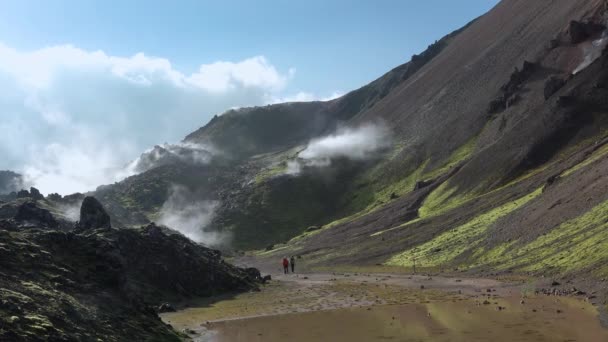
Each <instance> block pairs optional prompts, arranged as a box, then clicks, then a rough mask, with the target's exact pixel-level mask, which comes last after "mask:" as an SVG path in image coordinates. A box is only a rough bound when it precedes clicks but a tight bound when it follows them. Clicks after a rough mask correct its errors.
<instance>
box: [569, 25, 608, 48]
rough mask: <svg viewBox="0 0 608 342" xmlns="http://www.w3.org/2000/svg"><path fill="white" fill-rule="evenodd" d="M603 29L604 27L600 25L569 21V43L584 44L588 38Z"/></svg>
mask: <svg viewBox="0 0 608 342" xmlns="http://www.w3.org/2000/svg"><path fill="white" fill-rule="evenodd" d="M604 29H606V27H605V26H604V25H602V24H598V23H593V22H580V21H576V20H572V21H570V28H569V30H568V32H569V33H570V42H571V43H572V44H578V43H581V42H584V41H585V40H587V39H588V38H589V37H591V36H593V35H595V34H597V33H599V32H601V31H602V30H604Z"/></svg>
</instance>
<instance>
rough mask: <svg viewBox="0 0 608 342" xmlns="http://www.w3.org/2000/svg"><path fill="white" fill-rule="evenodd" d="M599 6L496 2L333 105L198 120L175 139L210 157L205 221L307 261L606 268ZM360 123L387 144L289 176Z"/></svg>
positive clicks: (574, 270)
mask: <svg viewBox="0 0 608 342" xmlns="http://www.w3.org/2000/svg"><path fill="white" fill-rule="evenodd" d="M607 6H608V5H607V4H606V3H605V2H604V1H595V0H587V1H558V2H556V1H536V2H529V1H524V0H504V1H502V2H501V3H499V4H498V5H497V6H496V7H495V8H494V9H492V10H491V11H490V12H489V13H487V14H486V15H484V16H482V17H480V18H478V19H477V20H475V21H473V22H472V23H471V24H469V25H468V26H466V27H465V28H463V29H462V30H460V31H458V32H455V33H454V34H451V35H449V36H446V38H444V39H443V40H442V41H440V42H438V43H437V44H435V45H432V46H430V47H429V49H428V50H427V52H425V53H423V54H421V57H414V58H413V59H412V61H411V62H410V63H407V64H405V65H403V66H400V67H398V68H396V69H394V70H392V71H391V72H389V73H387V74H386V75H384V76H383V77H382V78H380V79H378V80H377V81H374V82H372V83H371V84H370V85H368V86H365V87H363V88H361V89H359V90H356V91H354V92H351V93H349V94H347V95H345V96H343V97H341V98H339V99H336V100H333V101H329V102H314V103H293V104H279V105H273V106H267V107H258V108H248V109H240V110H238V111H231V112H228V113H226V114H224V115H221V116H218V117H216V118H214V119H213V120H212V121H211V122H210V123H209V124H207V125H206V126H205V127H203V128H201V129H199V130H198V131H196V132H194V133H193V134H191V135H189V136H188V137H187V138H186V141H187V142H189V143H205V144H213V145H217V148H218V149H220V150H222V149H223V150H224V151H225V154H224V155H223V158H225V161H226V162H225V164H224V167H225V169H224V170H230V172H229V174H230V176H227V177H225V178H224V180H223V181H222V182H220V183H218V182H215V183H214V186H215V188H214V189H213V190H212V191H211V192H210V193H208V195H209V196H212V197H213V198H214V199H216V200H219V201H220V205H219V207H218V209H217V211H216V213H215V217H214V219H213V220H212V223H211V226H212V228H214V229H217V230H222V231H230V232H232V234H233V237H234V240H233V246H235V247H236V248H243V249H251V248H263V247H266V246H268V245H273V244H274V245H275V246H272V247H269V248H268V251H266V252H264V253H262V254H261V255H264V256H268V257H269V258H276V257H278V256H279V255H283V254H299V255H301V256H302V257H303V260H304V261H303V263H305V264H308V266H309V267H325V266H328V265H331V266H336V265H358V266H361V265H368V266H373V265H376V264H384V265H390V266H398V267H406V268H407V267H412V266H413V262H414V260H417V261H418V263H419V265H422V267H423V268H424V267H426V268H430V269H444V270H445V269H458V270H469V271H471V272H478V273H480V272H481V273H483V272H496V271H504V272H521V273H533V274H543V275H562V276H572V275H575V274H576V275H580V276H581V277H583V276H584V277H586V278H589V279H601V278H602V277H606V276H608V274H607V273H606V272H608V271H606V269H605V267H604V266H603V265H604V264H605V263H606V261H608V254H606V253H604V252H603V251H605V250H606V247H608V246H607V245H606V244H607V243H608V242H607V241H608V236H606V235H605V231H606V229H605V228H606V227H605V222H606V221H605V220H606V217H605V211H604V209H605V205H606V201H607V200H608V197H607V193H608V192H606V186H607V183H608V180H607V179H606V174H608V173H607V172H606V166H607V165H606V155H607V153H608V147H606V141H607V133H608V115H607V114H608V100H607V99H608V86H607V84H608V72H607V68H606V66H607V65H608V57H607V56H606V45H607V43H608V39H605V36H606V34H607V33H606V25H605V23H606V22H607V19H608V16H607V10H608V7H607ZM307 118H308V120H307ZM369 123H376V124H377V123H382V124H383V125H385V126H387V127H389V128H390V130H391V133H392V134H391V137H390V139H391V140H390V143H391V144H390V148H388V149H384V150H380V151H376V152H375V153H374V154H373V155H372V156H370V157H368V158H366V159H365V160H353V159H349V158H347V157H338V158H333V160H331V162H330V163H329V164H328V165H329V166H327V165H326V166H323V167H309V168H305V169H304V170H303V171H302V172H300V173H292V172H290V169H289V168H290V165H291V164H290V163H293V162H297V161H298V160H301V156H302V151H305V150H306V149H307V147H308V146H309V142H310V141H317V140H318V139H319V137H321V136H326V135H331V134H334V133H335V132H336V129H337V128H338V127H339V126H341V125H347V126H350V127H358V126H362V125H366V124H369ZM386 139H389V137H386ZM175 167H177V166H175ZM206 167H207V168H217V166H216V165H215V164H214V163H210V164H209V165H208V166H206ZM151 171H154V170H151ZM223 174H228V173H226V172H223ZM151 175H152V173H151V172H150V171H149V172H147V173H144V174H141V175H138V176H135V177H134V178H132V179H130V180H128V182H131V183H133V184H141V183H142V182H141V180H143V179H147V178H148V177H151ZM150 179H151V180H152V181H154V179H155V178H154V177H152V178H150ZM158 180H159V181H160V180H161V179H160V178H159V179H158ZM162 181H163V182H166V183H171V182H179V179H176V178H173V179H166V178H164V179H162ZM154 182H156V181H154ZM157 183H158V182H157ZM194 183H197V182H196V181H194ZM124 184H126V183H125V182H123V183H119V184H118V185H115V187H117V188H120V187H121V186H123V185H124ZM192 186H194V185H192ZM160 198H162V197H160ZM309 226H313V227H310V228H307V227H309ZM288 240H289V241H288ZM279 242H284V243H283V244H278V245H277V243H279ZM544 260H545V261H544Z"/></svg>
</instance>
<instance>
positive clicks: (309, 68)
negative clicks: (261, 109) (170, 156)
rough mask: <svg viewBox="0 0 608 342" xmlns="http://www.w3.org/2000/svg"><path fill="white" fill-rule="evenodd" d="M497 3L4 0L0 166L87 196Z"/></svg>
mask: <svg viewBox="0 0 608 342" xmlns="http://www.w3.org/2000/svg"><path fill="white" fill-rule="evenodd" d="M496 2H497V0H467V1H447V0H443V1H439V0H426V1H406V0H402V1H396V0H395V1H389V0H377V1H371V0H370V1H345V0H334V1H329V0H325V1H322V0H308V1H288V0H284V1H279V0H274V1H230V0H226V1H202V0H201V1H185V0H183V1H156V0H149V1H114V0H112V1H110V0H108V1H91V0H81V1H67V0H64V1H57V0H47V1H43V0H38V1H33V0H14V1H7V0H0V89H1V90H2V91H0V132H2V134H0V156H1V157H2V158H0V170H2V169H11V170H15V171H17V172H21V173H23V174H24V175H25V176H26V178H27V179H28V181H29V182H30V183H31V184H34V185H36V186H37V187H39V188H40V189H41V190H42V191H43V192H44V193H49V192H59V193H72V192H75V191H87V190H92V189H94V188H95V187H96V186H98V185H100V184H107V183H111V182H114V181H116V180H118V179H120V177H124V175H125V174H124V172H122V171H120V170H122V169H123V168H124V165H126V164H127V163H128V162H129V161H131V160H133V159H134V158H136V157H137V156H138V155H139V154H140V153H141V152H142V151H144V150H146V149H148V148H150V147H152V146H153V145H155V144H162V143H164V142H169V143H173V142H178V141H180V140H181V139H182V138H183V137H184V136H185V135H187V134H188V133H190V132H192V131H194V130H196V129H197V128H198V127H200V126H202V125H204V124H205V123H206V122H207V121H208V120H209V119H210V118H211V117H212V116H213V115H215V114H220V113H222V112H224V111H226V110H227V109H229V108H233V107H243V106H254V105H265V104H269V103H276V102H282V101H295V100H298V101H304V100H313V99H321V100H323V99H328V98H332V97H335V96H337V95H339V94H343V93H345V92H347V91H350V90H353V89H356V88H358V87H360V86H363V85H365V84H366V83H368V82H369V81H372V80H373V79H375V78H377V77H379V76H381V75H382V74H383V73H385V72H387V71H388V70H390V69H391V68H393V67H395V66H397V65H399V64H402V63H405V62H407V61H408V60H409V59H410V57H411V56H412V54H414V53H419V52H421V51H423V50H424V49H425V48H426V46H428V45H429V44H431V43H433V42H434V41H435V40H437V39H440V38H441V37H443V36H444V35H446V34H447V33H449V32H451V31H453V30H455V29H458V28H460V27H462V26H463V25H464V24H466V23H467V22H469V21H470V20H472V19H473V18H475V17H477V16H479V15H481V14H483V13H485V12H486V11H487V10H489V9H490V8H492V7H493V6H494V5H495V4H496ZM215 148H217V149H219V150H221V146H216V147H215ZM116 170H118V171H116Z"/></svg>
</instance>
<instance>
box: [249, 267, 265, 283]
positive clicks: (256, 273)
mask: <svg viewBox="0 0 608 342" xmlns="http://www.w3.org/2000/svg"><path fill="white" fill-rule="evenodd" d="M245 272H246V273H247V275H248V276H249V278H250V279H251V280H252V281H258V282H259V281H262V275H261V274H260V270H258V269H257V268H254V267H249V268H246V269H245Z"/></svg>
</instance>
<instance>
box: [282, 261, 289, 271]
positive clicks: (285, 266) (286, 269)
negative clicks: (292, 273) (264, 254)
mask: <svg viewBox="0 0 608 342" xmlns="http://www.w3.org/2000/svg"><path fill="white" fill-rule="evenodd" d="M283 272H285V274H287V273H289V260H287V258H283Z"/></svg>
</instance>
